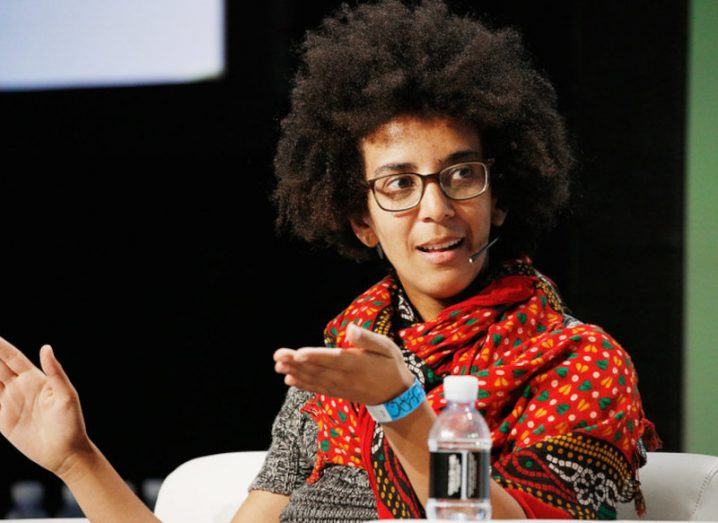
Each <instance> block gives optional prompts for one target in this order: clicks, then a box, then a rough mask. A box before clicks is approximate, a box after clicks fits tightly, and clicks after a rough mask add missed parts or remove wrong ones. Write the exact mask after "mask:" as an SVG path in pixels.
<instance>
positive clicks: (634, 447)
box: [302, 257, 660, 519]
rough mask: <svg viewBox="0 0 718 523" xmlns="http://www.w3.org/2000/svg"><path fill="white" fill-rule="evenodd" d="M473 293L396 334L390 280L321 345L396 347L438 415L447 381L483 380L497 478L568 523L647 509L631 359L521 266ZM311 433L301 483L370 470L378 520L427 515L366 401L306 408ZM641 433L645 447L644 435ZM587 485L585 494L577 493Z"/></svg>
mask: <svg viewBox="0 0 718 523" xmlns="http://www.w3.org/2000/svg"><path fill="white" fill-rule="evenodd" d="M488 280H489V281H490V283H488V284H486V285H485V286H484V287H483V288H482V289H481V290H480V291H479V292H478V293H477V294H475V295H474V296H471V297H470V298H468V299H466V300H464V301H462V302H460V303H457V304H455V305H452V306H450V307H447V308H446V309H444V310H443V311H442V312H441V313H440V314H439V315H438V316H437V317H436V319H434V320H432V321H427V322H424V323H414V324H413V325H411V326H409V327H407V328H403V329H400V330H398V332H397V329H396V328H394V327H393V323H395V320H396V315H395V314H396V310H395V308H396V301H397V300H396V296H397V293H398V292H402V291H401V289H400V287H399V282H398V280H397V278H396V276H394V275H392V274H390V275H388V276H386V277H385V278H384V279H382V280H381V281H380V282H379V283H377V284H376V285H374V286H372V287H371V288H370V289H368V290H367V291H366V292H364V293H363V294H361V295H360V296H359V297H358V298H356V299H355V300H354V301H353V302H352V303H351V305H349V307H347V308H346V310H344V312H342V313H341V314H340V315H339V316H337V317H336V318H334V319H333V320H332V321H330V322H329V324H328V325H327V327H326V329H325V332H324V334H325V343H326V345H327V346H328V347H342V348H344V347H347V346H348V343H347V342H346V339H345V332H346V331H345V329H346V326H347V324H348V323H349V322H354V323H356V324H357V325H360V326H362V327H364V328H367V329H371V330H373V331H376V332H379V333H381V334H386V335H389V336H391V337H393V338H394V340H395V341H396V342H397V344H398V345H399V346H400V347H403V348H404V349H405V351H404V354H405V359H406V360H407V363H408V364H409V368H410V369H411V370H412V372H413V373H414V374H416V375H417V377H419V379H420V380H421V381H422V384H423V385H424V388H425V390H426V391H427V400H428V401H429V404H430V405H431V406H432V408H433V409H434V410H435V411H436V412H439V411H440V410H441V409H442V408H443V407H444V406H445V404H446V403H445V400H444V398H443V393H442V390H443V387H442V385H441V381H442V378H443V377H444V376H447V375H449V374H473V375H475V376H477V377H478V378H479V397H478V400H477V403H476V405H477V408H478V409H480V410H481V412H482V414H483V415H484V417H485V418H486V421H487V423H488V424H489V428H490V429H491V431H492V440H493V447H492V460H491V461H492V477H493V478H494V479H495V480H496V481H498V482H499V483H500V484H501V485H503V486H504V487H506V488H510V489H518V490H520V491H523V492H524V493H527V494H529V495H531V496H535V497H537V498H538V499H540V500H542V501H543V502H545V503H547V504H549V505H551V506H554V507H557V508H560V509H562V510H564V511H566V512H567V513H568V514H569V515H570V516H571V517H574V518H577V519H578V518H591V519H596V518H599V517H601V518H605V517H614V518H615V504H616V502H618V501H623V502H625V501H628V500H630V499H634V498H635V499H636V507H637V510H638V512H639V513H641V512H642V511H643V503H642V497H641V494H640V489H639V488H638V475H637V471H638V468H639V467H640V466H641V465H642V464H643V463H644V462H645V447H644V444H643V443H642V442H641V439H643V440H644V441H645V444H646V445H647V446H648V447H649V449H650V450H653V449H655V448H657V446H658V445H659V444H660V440H659V439H658V437H657V435H656V433H655V431H654V428H653V425H652V423H651V422H650V421H648V420H647V419H646V418H645V416H644V412H643V408H642V405H641V399H640V395H639V393H638V389H637V387H636V385H637V381H638V378H637V375H636V373H635V370H634V367H633V364H632V362H631V358H630V357H629V356H628V354H627V353H626V352H625V351H624V350H623V349H622V348H621V346H620V345H619V344H618V343H617V342H616V341H615V340H614V339H613V338H611V337H610V336H609V335H607V334H606V333H605V332H604V331H603V330H602V329H601V328H599V327H597V326H595V325H587V324H582V323H580V322H577V321H574V322H573V324H571V323H568V324H565V320H566V319H567V318H569V319H572V318H570V316H568V317H565V316H564V312H565V310H566V309H565V306H564V305H563V304H562V302H561V300H560V297H559V295H558V293H557V292H556V290H555V286H554V285H553V282H551V281H550V280H549V279H548V278H546V277H545V276H543V275H542V274H540V273H539V272H538V271H537V270H535V269H534V267H533V266H532V265H531V260H530V259H529V258H528V257H524V258H522V259H520V260H512V261H510V262H507V263H505V264H503V265H502V266H501V267H500V268H499V269H498V270H497V271H494V273H493V274H492V275H491V276H490V277H489V279H488ZM302 410H303V411H304V412H307V413H309V414H310V415H311V416H312V417H313V419H314V420H315V421H316V422H317V424H318V429H319V434H318V453H317V461H316V464H315V467H314V470H313V472H312V474H311V476H310V477H309V479H308V480H307V481H308V482H309V483H313V482H315V481H317V480H318V479H319V478H320V477H321V475H322V470H323V469H324V467H326V466H331V465H345V466H354V467H361V468H363V469H365V470H366V472H367V473H368V476H369V481H370V484H371V487H372V490H373V491H374V495H375V497H376V500H377V508H378V512H379V517H381V518H418V517H422V516H423V508H422V506H421V503H420V502H419V500H418V498H417V497H416V494H415V493H414V491H413V489H412V488H411V484H410V482H409V479H408V477H407V475H406V473H405V471H404V469H403V468H402V466H401V464H400V462H399V460H398V458H397V457H396V455H395V454H394V452H393V451H392V449H391V447H390V445H389V443H388V441H387V440H386V438H384V437H383V431H382V430H381V426H379V425H377V424H376V423H375V422H374V420H373V419H372V417H371V416H370V415H369V414H368V413H367V411H366V408H365V407H364V406H363V405H361V404H355V403H350V402H347V401H345V400H343V399H341V398H332V397H327V396H325V395H322V394H316V395H315V396H314V397H313V398H312V399H310V400H309V401H308V402H307V403H306V404H305V406H304V407H303V409H302ZM642 436H643V438H641V437H642ZM581 482H584V483H585V485H586V487H585V488H584V487H583V486H582V485H583V483H581Z"/></svg>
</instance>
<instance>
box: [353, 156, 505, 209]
mask: <svg viewBox="0 0 718 523" xmlns="http://www.w3.org/2000/svg"><path fill="white" fill-rule="evenodd" d="M495 162H496V160H495V159H494V158H489V159H486V160H482V161H480V162H478V161H474V162H459V163H455V164H453V165H449V166H448V167H445V168H443V169H442V170H440V171H438V172H435V173H429V174H421V173H412V172H403V173H392V174H385V175H383V176H378V177H376V178H372V179H371V180H366V181H365V184H366V185H367V186H368V188H369V189H370V190H371V192H372V194H373V195H374V201H375V202H376V204H377V205H378V206H379V208H380V209H382V210H384V211H386V212H404V211H408V210H409V209H413V208H414V207H417V206H418V205H419V204H420V203H421V200H422V198H423V197H424V191H425V190H426V182H427V180H436V183H438V184H439V188H440V189H441V192H442V193H443V194H444V196H446V197H447V198H449V199H450V200H454V201H464V200H470V199H472V198H476V197H477V196H481V195H482V194H484V193H485V192H486V189H488V188H489V178H490V177H491V170H490V167H491V166H492V165H494V163H495ZM474 163H478V164H481V165H482V166H483V167H484V170H485V171H486V181H484V187H483V189H481V192H479V193H477V194H474V195H473V196H467V197H465V198H454V197H453V196H450V195H448V194H446V189H444V186H443V185H441V173H443V172H445V171H448V170H449V169H453V168H455V167H456V166H457V165H466V164H474ZM407 174H412V175H414V176H418V177H419V178H420V179H421V195H419V199H418V200H417V201H416V203H415V204H414V205H412V206H410V207H406V208H404V209H386V208H384V207H382V205H381V203H379V198H377V196H376V190H375V188H374V186H375V184H376V182H378V181H380V180H384V179H385V178H390V177H392V176H402V175H407Z"/></svg>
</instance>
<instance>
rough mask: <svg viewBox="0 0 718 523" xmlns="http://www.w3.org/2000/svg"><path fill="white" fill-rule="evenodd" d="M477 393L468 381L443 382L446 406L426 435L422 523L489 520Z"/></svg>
mask: <svg viewBox="0 0 718 523" xmlns="http://www.w3.org/2000/svg"><path fill="white" fill-rule="evenodd" d="M478 392H479V381H478V380H477V379H476V377H474V376H447V377H446V378H444V397H445V398H446V402H447V406H446V408H444V410H442V411H441V413H440V414H439V416H438V417H437V419H436V422H435V423H434V426H433V427H432V428H431V432H430V433H429V451H430V452H431V472H430V477H429V500H428V502H427V505H426V515H427V518H428V519H448V520H454V521H480V520H487V519H491V498H490V496H489V478H490V468H491V461H490V458H491V432H490V431H489V427H488V425H487V424H486V421H485V420H484V418H483V416H482V415H481V414H480V413H479V411H478V410H476V406H475V404H476V398H477V396H478Z"/></svg>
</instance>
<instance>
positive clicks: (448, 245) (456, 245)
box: [417, 238, 464, 252]
mask: <svg viewBox="0 0 718 523" xmlns="http://www.w3.org/2000/svg"><path fill="white" fill-rule="evenodd" d="M463 244H464V238H459V239H458V240H454V241H453V242H450V243H446V244H443V245H435V246H431V247H417V249H419V250H420V251H421V252H446V251H453V250H455V249H458V248H459V247H461V246H462V245H463Z"/></svg>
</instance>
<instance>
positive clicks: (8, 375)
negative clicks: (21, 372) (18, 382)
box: [0, 360, 17, 383]
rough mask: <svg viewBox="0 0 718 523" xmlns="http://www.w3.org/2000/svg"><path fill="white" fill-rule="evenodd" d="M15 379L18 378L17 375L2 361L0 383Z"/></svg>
mask: <svg viewBox="0 0 718 523" xmlns="http://www.w3.org/2000/svg"><path fill="white" fill-rule="evenodd" d="M13 378H17V374H15V373H14V372H13V371H12V369H11V368H10V367H8V366H7V365H5V362H3V361H2V360H0V383H7V382H8V381H10V380H11V379H13Z"/></svg>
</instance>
